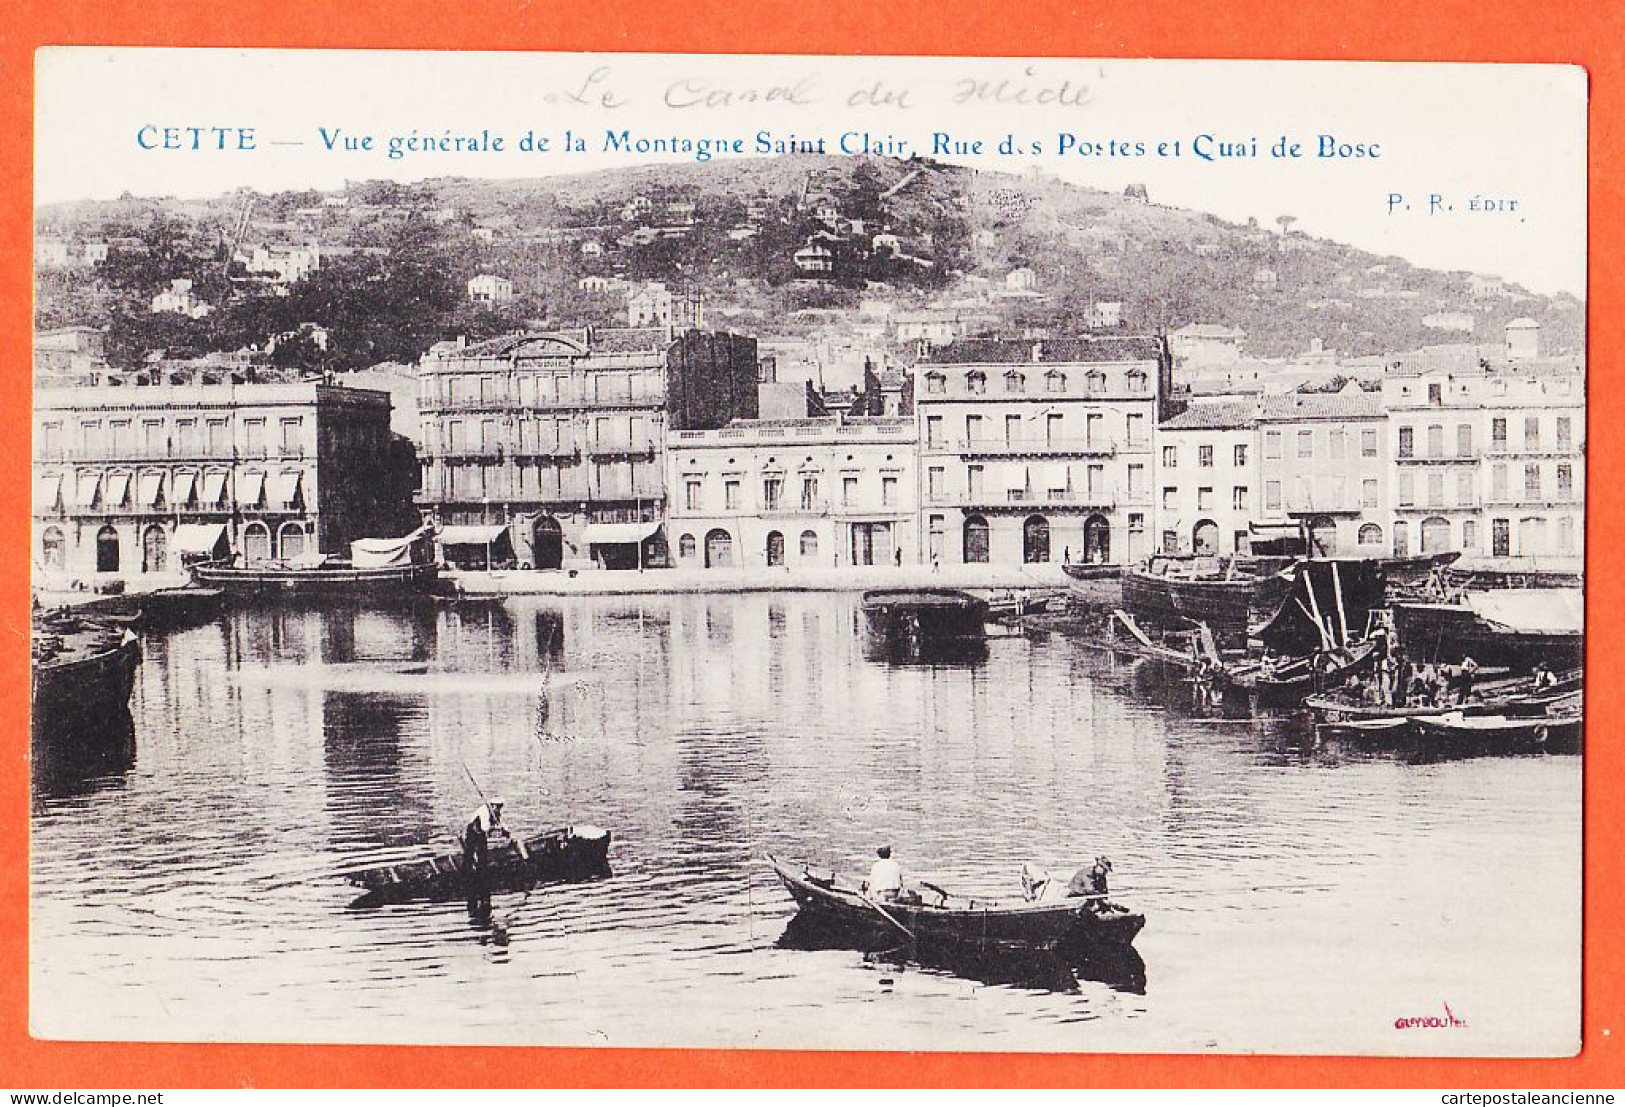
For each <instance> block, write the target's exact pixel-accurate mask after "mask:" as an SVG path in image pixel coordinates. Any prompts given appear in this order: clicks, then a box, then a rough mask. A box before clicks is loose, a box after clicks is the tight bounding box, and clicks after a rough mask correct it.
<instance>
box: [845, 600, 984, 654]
mask: <svg viewBox="0 0 1625 1107" xmlns="http://www.w3.org/2000/svg"><path fill="white" fill-rule="evenodd" d="M863 618H864V622H865V624H866V625H867V627H868V630H869V634H870V635H871V636H872V637H873V638H874V639H875V640H876V641H878V642H880V643H882V644H884V646H885V647H886V648H887V650H889V651H897V652H903V653H909V654H918V653H925V652H929V651H931V650H932V649H934V648H942V647H949V648H952V647H954V646H956V645H958V646H962V645H964V644H966V643H979V642H982V641H984V640H985V639H986V637H987V619H988V602H987V601H986V600H984V599H982V598H981V597H980V596H973V595H972V594H971V593H969V592H961V591H958V590H957V589H953V588H899V589H884V590H880V591H873V592H865V593H864V594H863Z"/></svg>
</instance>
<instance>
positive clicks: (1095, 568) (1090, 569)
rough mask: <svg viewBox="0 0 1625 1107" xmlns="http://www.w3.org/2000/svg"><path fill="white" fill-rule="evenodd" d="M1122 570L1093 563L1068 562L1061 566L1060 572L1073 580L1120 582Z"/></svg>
mask: <svg viewBox="0 0 1625 1107" xmlns="http://www.w3.org/2000/svg"><path fill="white" fill-rule="evenodd" d="M1123 568H1124V567H1123V566H1122V565H1107V564H1104V563H1099V562H1093V561H1068V562H1065V563H1064V564H1063V565H1062V566H1061V572H1063V573H1065V574H1066V575H1067V576H1069V577H1071V578H1072V579H1073V580H1121V579H1122V577H1123Z"/></svg>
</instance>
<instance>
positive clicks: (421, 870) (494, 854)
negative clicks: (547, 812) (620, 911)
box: [345, 827, 610, 907]
mask: <svg viewBox="0 0 1625 1107" xmlns="http://www.w3.org/2000/svg"><path fill="white" fill-rule="evenodd" d="M609 842H610V833H609V831H607V830H602V829H600V828H598V827H566V828H564V829H561V830H551V831H548V832H546V833H543V834H538V835H536V836H535V837H534V838H527V839H525V851H524V853H523V854H522V853H521V852H520V850H519V847H518V846H517V845H516V844H514V843H512V842H510V843H507V844H506V845H503V846H500V847H498V848H496V849H493V850H492V851H491V853H490V858H489V862H488V864H487V867H486V871H485V872H484V873H483V874H480V875H479V876H478V877H474V878H471V877H470V875H469V873H468V872H467V870H466V868H465V866H464V864H463V856H462V854H461V853H450V854H443V855H441V856H439V857H433V858H428V859H425V860H422V861H409V862H404V863H402V864H397V865H381V866H378V867H376V868H371V869H364V870H361V871H358V872H352V873H347V874H345V875H346V879H348V880H349V881H350V883H352V884H354V885H357V886H358V887H360V888H363V889H365V890H366V892H365V894H364V895H363V896H362V897H361V898H360V899H358V900H356V902H355V903H353V904H352V905H351V906H354V907H367V906H374V905H378V904H384V903H400V902H405V901H408V900H454V899H463V898H475V897H478V896H481V895H489V894H491V893H493V892H514V891H524V890H526V889H529V888H533V887H535V886H536V885H538V884H556V883H562V882H566V881H573V880H589V879H592V878H593V877H599V876H607V875H608V874H609ZM527 855H528V856H527Z"/></svg>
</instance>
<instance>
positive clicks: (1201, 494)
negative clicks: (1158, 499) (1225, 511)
mask: <svg viewBox="0 0 1625 1107" xmlns="http://www.w3.org/2000/svg"><path fill="white" fill-rule="evenodd" d="M1272 483H1274V484H1275V486H1276V488H1277V489H1279V488H1280V482H1279V481H1274V482H1272ZM1248 497H1249V490H1248V488H1247V486H1246V485H1245V484H1238V485H1235V486H1233V487H1232V488H1231V489H1230V507H1231V510H1233V511H1245V510H1247V508H1248V507H1249V506H1251V505H1250V503H1249V498H1248ZM1162 507H1163V510H1164V511H1177V510H1178V509H1179V488H1178V487H1177V486H1175V485H1169V486H1167V487H1164V488H1163V490H1162ZM1196 510H1197V511H1212V510H1213V489H1212V488H1198V489H1197V490H1196Z"/></svg>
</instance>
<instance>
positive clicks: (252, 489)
mask: <svg viewBox="0 0 1625 1107" xmlns="http://www.w3.org/2000/svg"><path fill="white" fill-rule="evenodd" d="M264 502H265V474H264V473H244V474H243V484H242V488H241V489H239V494H238V497H237V503H238V506H240V507H259V506H260V505H261V504H263V503H264Z"/></svg>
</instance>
